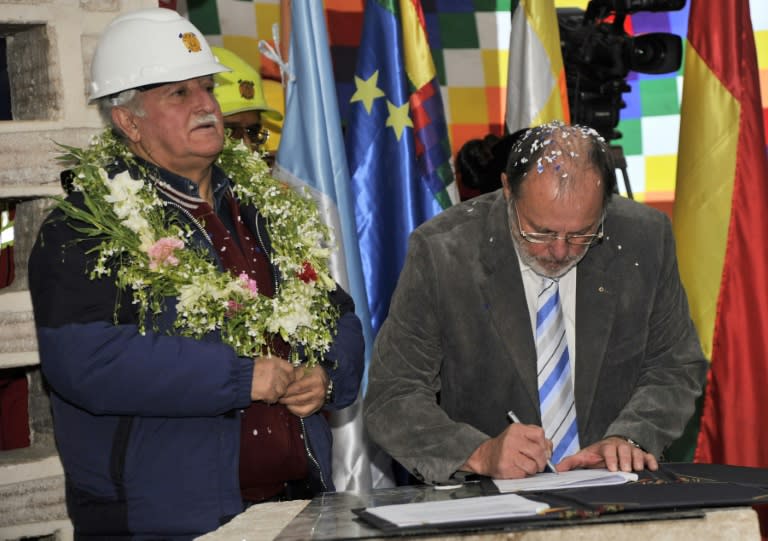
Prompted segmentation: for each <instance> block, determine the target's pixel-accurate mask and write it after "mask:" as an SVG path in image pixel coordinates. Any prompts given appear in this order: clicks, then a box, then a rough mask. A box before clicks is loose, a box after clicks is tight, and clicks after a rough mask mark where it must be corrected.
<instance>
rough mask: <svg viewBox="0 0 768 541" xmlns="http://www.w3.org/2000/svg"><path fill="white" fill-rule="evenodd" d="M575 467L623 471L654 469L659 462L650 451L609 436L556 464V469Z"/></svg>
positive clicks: (657, 466)
mask: <svg viewBox="0 0 768 541" xmlns="http://www.w3.org/2000/svg"><path fill="white" fill-rule="evenodd" d="M576 468H606V469H607V470H609V471H618V470H621V471H625V472H630V471H643V470H644V469H646V468H647V469H649V470H651V471H656V470H657V469H659V463H658V462H657V461H656V457H655V456H653V455H652V454H651V453H646V452H645V451H643V450H642V449H640V448H639V447H635V446H634V445H632V444H631V443H629V442H628V441H627V440H625V439H624V438H620V437H617V436H610V437H608V438H605V439H603V440H600V441H598V442H596V443H593V444H592V445H590V446H589V447H585V448H584V449H582V450H580V451H579V452H578V453H576V454H573V455H571V456H569V457H566V458H564V459H563V460H562V461H561V462H560V463H559V464H558V465H557V471H568V470H573V469H576Z"/></svg>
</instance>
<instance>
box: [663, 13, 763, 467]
mask: <svg viewBox="0 0 768 541" xmlns="http://www.w3.org/2000/svg"><path fill="white" fill-rule="evenodd" d="M680 116H681V124H680V146H679V154H678V164H677V185H676V190H675V206H674V230H675V236H676V240H677V253H678V258H679V263H680V274H681V276H682V279H683V283H684V285H685V288H686V291H687V294H688V298H689V301H690V305H691V314H692V317H693V319H694V322H695V324H696V328H697V330H698V333H699V337H700V338H701V342H702V346H703V349H704V353H705V354H706V355H707V356H708V357H709V359H710V361H711V364H710V371H709V379H708V382H707V388H706V391H705V397H704V405H703V411H702V416H701V427H700V430H699V435H698V442H697V447H696V453H695V458H694V459H695V461H697V462H705V463H723V464H734V465H740V466H755V467H768V430H766V420H767V419H768V400H766V393H767V392H768V159H767V158H766V144H765V136H764V133H765V132H764V130H763V118H762V109H761V104H760V89H759V79H758V67H757V54H756V52H755V42H754V36H753V33H752V24H751V19H750V13H749V1H748V0H728V1H727V2H713V1H712V0H691V4H690V18H689V23H688V43H687V47H686V59H685V72H684V82H683V98H682V103H681V114H680Z"/></svg>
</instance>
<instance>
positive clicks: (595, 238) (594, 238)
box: [512, 201, 605, 246]
mask: <svg viewBox="0 0 768 541" xmlns="http://www.w3.org/2000/svg"><path fill="white" fill-rule="evenodd" d="M512 205H513V206H514V208H515V216H517V229H518V231H520V236H521V237H523V239H524V240H526V241H528V242H530V243H532V244H550V243H552V242H555V241H556V240H564V241H565V242H567V243H568V244H572V245H574V246H589V245H591V244H594V243H596V242H600V241H601V240H603V235H604V229H603V221H604V220H605V213H603V215H602V216H600V225H598V226H597V233H593V234H591V235H579V234H574V233H566V234H565V235H562V236H561V235H558V234H557V233H529V232H528V231H523V226H522V224H521V223H520V213H519V212H517V202H514V201H513V202H512Z"/></svg>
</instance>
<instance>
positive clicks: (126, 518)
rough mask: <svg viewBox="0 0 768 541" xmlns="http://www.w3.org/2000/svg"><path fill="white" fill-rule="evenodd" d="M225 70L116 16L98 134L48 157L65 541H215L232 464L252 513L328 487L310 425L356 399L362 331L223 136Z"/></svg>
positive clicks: (99, 61)
mask: <svg viewBox="0 0 768 541" xmlns="http://www.w3.org/2000/svg"><path fill="white" fill-rule="evenodd" d="M227 70H228V68H227V67H225V66H224V65H222V64H221V63H219V62H218V60H217V59H216V57H215V56H214V54H213V53H212V51H211V49H210V47H209V45H208V44H207V43H206V41H205V39H204V38H203V36H202V34H201V33H200V32H199V30H198V29H197V28H195V27H194V26H193V25H192V24H191V23H190V22H189V21H187V20H186V19H184V18H183V17H181V16H179V15H178V14H177V13H176V12H175V11H172V10H167V9H162V8H155V9H146V10H139V11H135V12H131V13H127V14H125V15H122V16H119V17H117V18H116V19H115V20H114V21H113V22H112V23H111V24H110V25H109V26H108V27H107V28H106V30H105V31H104V33H103V34H102V36H101V39H100V41H99V43H98V45H97V47H96V50H95V53H94V58H93V62H92V67H91V95H90V99H91V101H94V102H96V104H97V105H98V107H99V110H100V112H101V114H102V116H103V118H104V119H105V121H106V123H107V124H108V126H109V127H108V128H107V129H106V130H105V131H104V132H103V133H102V134H100V135H99V136H97V137H95V138H94V139H93V140H92V142H91V144H90V145H89V146H88V147H85V148H72V147H63V153H64V155H63V156H62V159H63V160H64V161H65V162H67V163H68V164H69V166H70V167H71V169H70V170H69V173H68V174H67V175H63V176H62V178H65V179H67V183H66V185H67V187H68V188H69V193H68V194H67V196H66V198H62V199H60V200H58V201H57V204H56V208H55V209H54V211H53V212H52V213H51V215H50V216H49V217H48V219H47V220H46V221H45V223H44V224H43V226H42V228H41V230H40V234H39V237H38V240H37V242H36V244H35V246H34V248H33V251H32V254H31V256H30V261H29V280H30V292H31V295H32V301H33V307H34V313H35V323H36V327H37V333H38V345H39V352H40V362H41V367H42V370H43V374H44V376H45V378H46V380H47V382H48V383H49V386H50V389H51V405H52V409H53V418H54V431H55V436H56V442H57V446H58V449H59V453H60V456H61V460H62V464H63V466H64V470H65V474H66V490H67V508H68V511H69V515H70V518H71V519H72V522H73V525H74V529H75V536H76V538H109V539H116V538H119V539H191V538H194V537H196V536H198V535H200V534H203V533H205V532H208V531H212V530H214V529H216V528H217V527H218V526H220V525H221V524H223V523H225V522H227V521H228V520H230V519H231V518H232V517H233V516H234V515H236V514H238V513H239V512H241V511H242V510H243V508H244V504H243V500H242V498H241V494H240V485H239V482H238V473H239V469H240V468H241V467H246V468H249V469H250V470H251V474H252V476H253V477H255V478H259V479H262V481H263V482H262V483H261V484H260V485H259V486H257V487H255V495H254V497H253V498H252V500H253V501H266V500H276V499H286V498H292V497H297V496H298V497H307V495H311V494H314V493H317V492H319V491H330V490H333V489H334V487H333V484H332V481H331V472H330V463H331V455H330V442H331V435H330V429H329V427H328V425H327V422H326V420H325V415H324V414H323V410H325V409H336V408H341V407H345V406H347V405H349V404H350V403H351V402H352V401H353V400H354V399H355V397H356V396H357V393H358V388H359V384H360V378H361V373H362V359H363V339H362V334H361V330H360V322H359V320H358V319H357V317H356V316H355V314H354V305H353V303H352V301H351V299H350V298H349V296H348V295H347V294H346V293H345V292H344V291H342V290H341V289H340V288H338V287H337V286H336V284H335V283H334V282H333V280H331V279H330V277H329V273H328V265H327V248H326V246H325V242H326V241H327V237H328V232H327V231H326V230H325V229H324V228H323V227H322V225H321V222H320V221H319V217H318V216H317V211H316V209H315V208H314V207H313V206H311V205H308V204H307V200H305V199H303V198H301V197H300V196H298V195H297V194H296V193H294V192H292V191H290V190H288V189H286V188H285V187H283V186H282V185H281V184H280V183H278V182H276V181H274V180H273V179H271V178H270V177H269V173H268V166H267V165H266V164H265V163H264V162H263V161H262V160H261V158H259V156H258V155H256V154H253V153H252V152H250V151H249V150H247V149H245V148H244V147H243V146H242V145H239V146H238V145H236V144H235V143H234V142H232V141H229V140H227V141H225V140H224V127H223V122H222V114H221V110H220V108H219V105H218V103H217V102H216V99H215V98H214V95H213V93H214V81H213V75H214V74H216V73H221V72H224V71H227ZM243 416H247V417H249V423H250V424H249V426H250V427H252V431H251V432H250V433H249V434H248V436H249V437H251V438H254V442H251V443H252V445H251V448H254V449H258V453H257V454H256V456H253V457H247V459H246V457H244V460H243V461H242V465H244V466H242V465H241V463H240V461H239V449H240V435H241V426H243V422H242V417H243Z"/></svg>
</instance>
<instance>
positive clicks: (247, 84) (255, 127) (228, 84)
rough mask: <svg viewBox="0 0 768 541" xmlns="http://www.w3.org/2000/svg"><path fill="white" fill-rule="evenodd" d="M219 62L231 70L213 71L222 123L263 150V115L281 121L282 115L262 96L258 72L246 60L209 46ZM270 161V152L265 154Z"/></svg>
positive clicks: (236, 136) (253, 147) (265, 135)
mask: <svg viewBox="0 0 768 541" xmlns="http://www.w3.org/2000/svg"><path fill="white" fill-rule="evenodd" d="M211 50H212V51H213V54H214V55H215V56H216V58H218V60H219V62H221V63H222V64H224V65H225V66H227V67H228V68H230V69H231V70H232V71H225V72H220V73H216V74H215V75H214V76H213V79H214V81H215V83H216V87H215V88H214V94H215V96H216V100H217V101H218V102H219V105H220V106H221V113H222V115H224V127H225V128H227V129H229V130H230V135H231V136H232V137H233V138H234V139H242V141H243V142H244V143H245V144H246V145H247V146H248V147H249V148H251V150H253V151H258V152H263V151H264V148H265V145H266V143H267V140H268V139H269V130H268V129H267V128H265V127H264V122H263V119H264V118H265V117H267V118H269V119H271V120H273V121H280V120H282V118H283V115H282V114H281V113H280V112H279V111H278V110H276V109H274V108H272V107H270V106H269V105H268V104H267V101H266V99H265V98H264V88H263V86H262V82H261V75H259V72H258V71H257V70H256V69H255V68H253V67H252V66H251V65H250V64H249V63H248V62H246V61H245V60H243V59H242V58H241V57H239V56H238V55H236V54H235V53H233V52H232V51H230V50H229V49H225V48H223V47H215V46H214V47H211ZM265 157H266V158H267V161H268V163H269V164H270V165H272V163H273V161H274V155H272V154H271V153H270V154H268V155H267V156H265Z"/></svg>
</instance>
